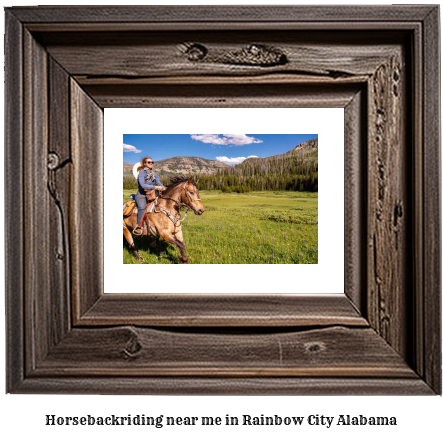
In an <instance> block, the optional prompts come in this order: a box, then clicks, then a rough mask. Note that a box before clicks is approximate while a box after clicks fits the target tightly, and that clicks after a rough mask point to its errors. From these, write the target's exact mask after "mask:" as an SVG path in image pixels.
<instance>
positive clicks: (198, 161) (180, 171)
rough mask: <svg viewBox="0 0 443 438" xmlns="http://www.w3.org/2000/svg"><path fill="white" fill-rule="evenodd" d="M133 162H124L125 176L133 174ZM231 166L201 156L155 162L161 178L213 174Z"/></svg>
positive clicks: (155, 167) (156, 170)
mask: <svg viewBox="0 0 443 438" xmlns="http://www.w3.org/2000/svg"><path fill="white" fill-rule="evenodd" d="M133 166H134V165H133V164H130V163H123V177H127V176H131V175H132V168H133ZM227 167H229V166H228V165H227V164H224V163H221V162H219V161H214V160H207V159H206V158H200V157H173V158H166V159H164V160H159V161H156V162H155V165H154V170H155V172H156V173H157V175H158V176H159V177H160V179H161V178H169V177H171V176H173V175H185V176H186V175H213V174H215V173H216V172H217V170H220V169H225V168H227Z"/></svg>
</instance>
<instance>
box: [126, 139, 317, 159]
mask: <svg viewBox="0 0 443 438" xmlns="http://www.w3.org/2000/svg"><path fill="white" fill-rule="evenodd" d="M317 137H318V135H317V134H123V161H124V162H126V163H131V164H135V163H137V162H139V161H140V160H141V158H142V157H144V156H145V155H148V156H150V157H151V158H152V159H153V160H154V161H159V160H163V159H164V158H171V157H202V158H207V159H209V160H216V161H221V162H223V163H226V164H229V165H235V164H239V163H241V162H242V161H244V160H245V159H246V158H249V157H252V156H255V157H260V158H264V157H269V156H271V155H278V154H283V153H285V152H288V151H289V150H291V149H293V148H295V146H297V145H298V144H300V143H303V142H305V141H307V140H311V139H314V138H317Z"/></svg>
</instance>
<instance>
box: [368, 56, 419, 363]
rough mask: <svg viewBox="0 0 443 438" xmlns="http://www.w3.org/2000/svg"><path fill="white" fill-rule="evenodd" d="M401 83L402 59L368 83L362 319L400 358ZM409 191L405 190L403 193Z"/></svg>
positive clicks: (406, 309) (404, 182)
mask: <svg viewBox="0 0 443 438" xmlns="http://www.w3.org/2000/svg"><path fill="white" fill-rule="evenodd" d="M405 80H406V74H405V68H404V60H403V57H402V54H401V53H399V54H396V55H393V56H391V57H390V58H389V59H388V60H386V62H385V63H383V64H382V65H380V66H379V67H378V68H377V70H376V71H375V73H374V76H373V77H372V78H371V79H370V81H369V83H368V100H369V108H370V112H369V114H368V120H369V123H368V137H369V138H368V246H367V247H368V255H367V259H368V288H369V291H368V293H369V299H368V302H369V306H368V318H369V321H370V323H371V325H372V327H374V328H375V330H376V331H377V332H378V333H380V334H381V336H383V338H384V339H386V340H387V341H388V342H389V343H390V344H391V345H392V346H393V347H394V348H395V349H397V351H400V352H401V353H402V355H404V356H405V355H406V354H407V353H406V351H407V348H408V345H407V342H406V341H405V340H406V338H407V324H408V319H409V318H408V315H410V312H411V307H410V305H411V303H410V302H408V295H409V293H408V290H409V288H410V286H411V282H412V279H411V278H410V277H409V278H408V274H409V273H410V269H409V261H408V260H409V259H408V254H407V249H408V248H407V243H406V242H407V233H408V226H409V224H408V223H407V217H408V210H409V209H410V203H409V202H410V201H409V198H408V194H407V193H408V191H409V193H410V187H411V185H410V183H409V182H408V180H410V177H409V175H408V174H407V171H406V169H407V163H408V149H409V148H408V143H407V142H406V141H405V138H406V136H405V135H404V130H405V129H406V126H405V125H406V122H405V119H406V117H407V114H405V113H404V112H402V111H401V108H403V107H404V106H405V101H404V97H403V96H404V90H405V88H404V82H405ZM408 186H409V188H408Z"/></svg>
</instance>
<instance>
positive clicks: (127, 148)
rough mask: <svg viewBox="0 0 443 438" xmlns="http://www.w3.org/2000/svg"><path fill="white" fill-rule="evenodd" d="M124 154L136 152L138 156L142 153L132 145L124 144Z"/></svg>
mask: <svg viewBox="0 0 443 438" xmlns="http://www.w3.org/2000/svg"><path fill="white" fill-rule="evenodd" d="M123 152H135V153H136V154H138V153H139V152H141V151H140V150H139V149H137V148H136V147H135V146H131V145H130V144H124V143H123Z"/></svg>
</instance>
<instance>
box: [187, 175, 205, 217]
mask: <svg viewBox="0 0 443 438" xmlns="http://www.w3.org/2000/svg"><path fill="white" fill-rule="evenodd" d="M197 182H198V180H197V181H194V179H193V178H192V177H191V178H189V179H188V180H187V181H186V182H185V183H184V184H183V190H182V192H181V202H183V204H186V205H187V206H189V207H191V208H192V210H194V213H195V214H203V213H204V211H205V209H204V207H203V204H202V201H201V199H200V193H199V192H198V189H197Z"/></svg>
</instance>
